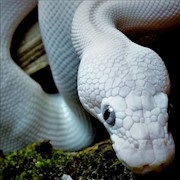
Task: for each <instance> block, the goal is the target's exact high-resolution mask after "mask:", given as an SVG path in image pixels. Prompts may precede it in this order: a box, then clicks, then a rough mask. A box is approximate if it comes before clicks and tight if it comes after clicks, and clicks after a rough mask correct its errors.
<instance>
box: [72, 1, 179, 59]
mask: <svg viewBox="0 0 180 180" xmlns="http://www.w3.org/2000/svg"><path fill="white" fill-rule="evenodd" d="M178 6H179V4H178V2H173V3H172V2H170V1H165V0H163V1H155V2H154V1H153V2H152V1H144V2H140V1H107V0H96V1H93V0H92V1H83V2H82V3H81V4H80V6H79V7H78V8H77V10H76V13H75V15H74V18H73V22H72V34H71V36H72V42H73V45H74V48H75V50H76V52H77V53H78V54H79V55H80V56H82V53H84V52H85V49H86V48H87V47H89V46H91V45H92V44H94V43H95V42H98V41H99V42H100V41H102V39H106V40H107V39H108V37H109V36H110V39H111V41H116V40H117V39H118V40H120V42H119V43H120V45H123V44H131V41H130V40H129V39H128V38H127V37H126V36H125V35H124V34H123V33H127V34H129V33H138V32H140V33H143V32H144V31H146V32H147V31H150V32H157V31H162V30H163V31H164V30H168V29H169V28H173V27H176V26H177V24H179V15H180V13H179V12H178ZM174 7H177V8H176V9H174ZM162 12H163V13H162ZM119 30H120V31H119Z"/></svg>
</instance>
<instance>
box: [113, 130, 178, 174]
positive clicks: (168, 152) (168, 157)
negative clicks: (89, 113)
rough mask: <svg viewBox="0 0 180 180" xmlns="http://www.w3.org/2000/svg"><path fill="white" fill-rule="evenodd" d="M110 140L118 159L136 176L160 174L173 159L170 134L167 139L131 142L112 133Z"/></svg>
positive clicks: (173, 153) (173, 152) (173, 147)
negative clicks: (151, 173)
mask: <svg viewBox="0 0 180 180" xmlns="http://www.w3.org/2000/svg"><path fill="white" fill-rule="evenodd" d="M111 140H112V146H113V149H114V150H115V153H116V156H117V157H118V159H119V160H120V161H122V163H123V164H124V165H125V166H126V167H127V168H128V169H130V170H132V172H134V173H137V174H145V173H149V172H152V171H155V172H160V171H162V170H163V169H164V168H165V167H167V166H168V165H169V164H170V163H171V162H172V161H173V159H174V155H175V145H174V141H173V138H172V135H171V134H170V133H169V134H168V138H158V139H143V140H132V141H128V138H127V137H126V138H121V137H119V136H118V135H117V133H116V134H114V133H113V134H111Z"/></svg>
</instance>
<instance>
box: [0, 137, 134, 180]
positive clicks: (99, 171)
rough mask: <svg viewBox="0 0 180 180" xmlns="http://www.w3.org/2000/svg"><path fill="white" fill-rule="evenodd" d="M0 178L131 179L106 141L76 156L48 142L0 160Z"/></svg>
mask: <svg viewBox="0 0 180 180" xmlns="http://www.w3.org/2000/svg"><path fill="white" fill-rule="evenodd" d="M0 163H1V164H0V165H1V167H2V168H1V170H2V173H1V174H2V175H1V179H8V180H10V179H13V180H14V179H17V180H21V179H22V180H24V179H33V180H36V179H38V180H41V179H43V180H44V179H53V180H55V179H61V177H62V175H63V174H68V175H70V176H71V177H72V178H73V179H74V180H76V179H82V180H83V179H98V180H100V179H127V180H130V179H135V177H134V176H133V174H132V173H131V172H130V171H128V170H127V169H126V168H125V167H124V166H123V165H122V164H121V162H120V161H118V160H117V158H116V156H115V153H114V151H113V149H112V146H111V142H110V140H107V141H104V142H101V143H99V144H95V145H94V146H93V147H90V148H87V149H85V150H83V151H80V152H77V153H67V152H63V151H60V150H54V149H53V148H52V146H51V144H50V143H49V142H48V141H44V142H37V143H34V144H32V145H29V146H27V147H26V148H25V149H22V150H19V151H15V152H12V153H8V154H7V155H6V156H4V157H3V156H2V157H1V158H0Z"/></svg>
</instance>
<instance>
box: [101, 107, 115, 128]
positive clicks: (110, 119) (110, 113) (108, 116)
mask: <svg viewBox="0 0 180 180" xmlns="http://www.w3.org/2000/svg"><path fill="white" fill-rule="evenodd" d="M103 118H104V120H105V121H106V122H107V123H108V124H109V125H112V126H114V124H115V119H116V118H115V112H114V110H113V108H112V107H111V106H106V108H105V110H104V113H103Z"/></svg>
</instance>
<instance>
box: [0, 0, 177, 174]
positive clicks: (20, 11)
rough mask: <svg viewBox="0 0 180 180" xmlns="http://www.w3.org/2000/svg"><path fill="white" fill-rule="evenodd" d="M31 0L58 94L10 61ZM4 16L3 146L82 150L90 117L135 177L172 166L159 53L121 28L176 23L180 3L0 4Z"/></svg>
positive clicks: (7, 0) (0, 70)
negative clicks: (45, 144)
mask: <svg viewBox="0 0 180 180" xmlns="http://www.w3.org/2000/svg"><path fill="white" fill-rule="evenodd" d="M36 4H37V5H38V15H39V24H40V31H41V35H42V39H43V43H44V46H45V49H46V52H47V55H48V59H49V64H50V67H51V70H52V74H53V78H54V81H55V84H56V86H57V88H58V90H59V92H60V95H49V94H47V93H45V92H44V91H43V90H42V88H41V87H40V85H39V84H37V83H36V82H35V81H34V80H32V79H31V78H30V77H29V76H28V75H26V74H25V73H24V72H23V71H22V70H21V69H20V68H19V67H18V66H17V65H16V64H15V63H14V62H13V60H12V58H11V54H10V46H11V39H12V37H13V33H14V31H15V30H16V28H17V26H18V25H19V23H20V22H21V21H22V19H23V18H24V17H25V16H26V15H27V14H28V13H29V12H30V11H31V10H32V9H33V8H34V7H35V6H36ZM1 11H2V12H1V25H0V26H1V34H0V38H1V49H0V52H1V56H0V62H1V66H0V75H1V76H0V78H1V89H0V90H1V96H0V97H1V102H0V108H1V112H0V113H1V114H0V115H1V119H0V134H1V135H0V149H2V150H3V151H4V152H9V151H13V150H17V149H20V148H22V147H24V146H25V145H27V144H29V143H31V142H34V141H37V140H44V139H50V140H51V143H52V144H53V146H54V148H56V149H62V150H65V151H77V150H80V149H83V148H85V147H87V146H88V145H90V144H91V143H92V142H93V139H94V136H95V132H94V130H93V128H92V124H91V120H90V119H91V117H90V115H89V113H90V114H91V115H92V116H94V117H96V118H97V119H99V120H100V121H101V122H102V123H103V124H104V126H105V127H106V129H107V131H108V132H109V134H110V137H111V140H112V145H113V148H114V150H115V153H116V155H117V157H118V158H119V159H120V160H121V161H122V162H123V164H124V165H125V166H127V167H128V168H129V169H131V170H132V171H133V172H135V173H141V174H144V173H147V172H151V171H160V170H161V169H163V168H164V167H166V166H167V165H168V164H169V163H170V162H172V160H173V158H174V154H175V144H174V141H173V137H172V135H171V133H170V132H168V113H167V109H168V95H169V92H170V82H169V76H168V72H167V69H166V67H165V65H164V63H163V61H162V59H161V58H160V57H159V55H158V54H156V53H155V52H154V51H153V50H151V49H149V48H146V47H142V46H140V45H138V44H135V43H133V42H132V41H131V40H130V39H128V37H126V36H125V35H124V32H132V33H133V32H136V31H142V30H153V31H156V30H164V29H167V28H171V27H175V26H176V24H177V22H178V21H179V19H180V3H179V1H173V0H160V1H158V0H156V1H152V0H146V1H142V0H136V1H134V0H109V1H108V0H89V1H83V0H76V1H73V0H67V1H66V0H55V1H45V0H39V1H38V3H37V2H36V1H35V0H31V1H29V0H23V1H22V0H2V2H1ZM79 100H80V101H79ZM81 104H82V105H81ZM84 109H86V110H84ZM87 112H88V113H87Z"/></svg>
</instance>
